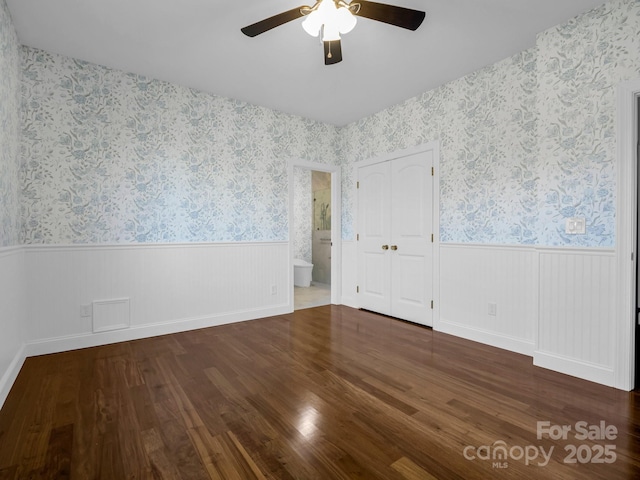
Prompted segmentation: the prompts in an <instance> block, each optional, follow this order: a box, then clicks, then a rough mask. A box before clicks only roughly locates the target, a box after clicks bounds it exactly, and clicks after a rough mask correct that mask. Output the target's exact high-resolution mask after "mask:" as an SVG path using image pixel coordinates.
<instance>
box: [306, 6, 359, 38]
mask: <svg viewBox="0 0 640 480" xmlns="http://www.w3.org/2000/svg"><path fill="white" fill-rule="evenodd" d="M307 10H308V8H307ZM303 13H305V12H303ZM356 23H357V19H356V17H355V15H353V12H352V11H351V10H350V9H349V8H348V5H347V4H346V3H344V2H338V3H336V1H335V0H320V3H318V4H316V6H315V7H313V10H312V11H311V12H310V13H308V14H307V18H305V20H304V21H303V22H302V28H304V31H305V32H307V33H308V34H309V35H311V36H312V37H317V36H318V35H319V34H320V31H321V30H322V40H323V41H325V42H328V41H334V40H340V34H341V33H342V34H345V33H349V32H350V31H351V30H353V28H354V27H355V26H356Z"/></svg>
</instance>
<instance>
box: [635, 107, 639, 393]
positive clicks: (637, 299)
mask: <svg viewBox="0 0 640 480" xmlns="http://www.w3.org/2000/svg"><path fill="white" fill-rule="evenodd" d="M635 122H636V125H635V129H634V130H635V132H636V138H635V140H636V175H637V179H636V318H635V320H636V321H635V382H634V384H635V389H636V390H638V389H639V388H640V266H639V264H640V262H639V261H638V258H637V255H638V252H640V193H639V192H638V190H640V95H638V96H637V97H636V115H635Z"/></svg>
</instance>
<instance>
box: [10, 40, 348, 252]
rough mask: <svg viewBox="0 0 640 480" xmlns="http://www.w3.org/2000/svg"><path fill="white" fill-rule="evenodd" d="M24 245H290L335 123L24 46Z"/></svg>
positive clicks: (331, 154) (330, 155) (330, 152)
mask: <svg viewBox="0 0 640 480" xmlns="http://www.w3.org/2000/svg"><path fill="white" fill-rule="evenodd" d="M22 71H23V84H22V105H23V120H22V135H23V139H24V141H23V142H22V157H23V168H22V172H21V175H22V186H23V188H22V195H23V202H22V206H23V209H22V215H23V219H24V229H23V237H24V238H23V240H24V242H25V243H102V242H122V243H126V242H216V241H285V240H287V238H288V218H287V215H288V212H287V205H288V196H287V185H288V179H287V161H288V160H289V159H291V158H300V159H305V160H310V161H317V162H331V163H335V162H337V159H336V148H335V138H336V136H337V135H336V127H333V126H330V125H325V124H320V123H317V122H313V121H309V120H305V119H302V118H299V117H294V116H291V115H286V114H283V113H280V112H275V111H273V110H270V109H267V108H262V107H256V106H252V105H249V104H246V103H243V102H239V101H234V100H230V99H226V98H222V97H218V96H214V95H210V94H205V93H202V92H198V91H195V90H191V89H188V88H184V87H180V86H177V85H173V84H169V83H166V82H161V81H157V80H152V79H149V78H145V77H141V76H138V75H134V74H127V73H123V72H120V71H116V70H112V69H109V68H106V67H102V66H98V65H94V64H90V63H86V62H82V61H77V60H73V59H70V58H67V57H62V56H59V55H55V54H51V53H47V52H44V51H42V50H36V49H32V48H28V47H23V48H22Z"/></svg>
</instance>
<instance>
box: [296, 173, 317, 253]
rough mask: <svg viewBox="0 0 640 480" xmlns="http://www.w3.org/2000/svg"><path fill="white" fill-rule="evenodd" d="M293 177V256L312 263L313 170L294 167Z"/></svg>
mask: <svg viewBox="0 0 640 480" xmlns="http://www.w3.org/2000/svg"><path fill="white" fill-rule="evenodd" d="M293 177H294V186H293V190H294V193H293V219H294V222H293V230H294V236H293V256H294V258H299V259H301V260H304V261H305V262H309V263H311V260H312V255H311V251H312V237H313V235H312V233H313V196H312V188H311V170H309V169H307V168H302V167H294V169H293Z"/></svg>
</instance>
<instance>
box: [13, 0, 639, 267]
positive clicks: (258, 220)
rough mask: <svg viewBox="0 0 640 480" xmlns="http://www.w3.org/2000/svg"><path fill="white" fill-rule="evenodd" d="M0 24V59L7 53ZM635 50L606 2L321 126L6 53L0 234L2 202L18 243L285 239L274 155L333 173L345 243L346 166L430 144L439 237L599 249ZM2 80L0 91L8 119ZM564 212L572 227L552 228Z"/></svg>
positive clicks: (45, 57) (631, 25) (621, 8)
mask: <svg viewBox="0 0 640 480" xmlns="http://www.w3.org/2000/svg"><path fill="white" fill-rule="evenodd" d="M0 1H2V0H0ZM1 12H2V13H1V15H3V18H5V19H4V20H3V18H0V21H3V22H4V23H6V17H7V13H6V8H5V9H4V10H2V11H1ZM4 23H3V24H4ZM5 30H6V29H3V34H2V35H3V36H2V37H1V39H0V41H1V42H2V43H1V44H0V45H2V55H3V56H2V59H0V61H2V62H5V63H9V64H11V63H12V62H15V61H16V57H17V53H11V52H15V50H16V47H15V45H16V40H15V34H13V33H11V34H10V35H9V37H7V33H6V31H5ZM11 30H12V29H11ZM12 45H13V46H12ZM7 52H9V53H7ZM639 52H640V0H612V1H610V2H608V3H606V4H604V5H603V6H601V7H599V8H596V9H594V10H592V11H589V12H586V13H584V14H582V15H580V16H578V17H576V18H574V19H572V20H570V21H569V22H567V23H565V24H563V25H560V26H558V27H555V28H552V29H549V30H548V31H545V32H542V33H540V34H539V36H538V38H537V41H536V45H535V47H533V48H531V49H528V50H526V51H524V52H521V53H519V54H517V55H514V56H512V57H510V58H507V59H505V60H503V61H501V62H498V63H496V64H494V65H490V66H487V67H485V68H483V69H481V70H479V71H477V72H474V73H472V74H470V75H468V76H466V77H464V78H461V79H458V80H455V81H452V82H450V83H447V84H445V85H442V86H441V87H439V88H436V89H434V90H431V91H428V92H425V93H423V94H422V95H420V96H418V97H415V98H412V99H409V100H407V101H406V102H404V103H402V104H399V105H396V106H393V107H391V108H389V109H387V110H384V111H382V112H379V113H378V114H375V115H372V116H370V117H367V118H364V119H361V120H359V121H357V122H354V123H352V124H350V125H347V126H346V127H342V128H338V127H333V126H330V125H325V124H319V123H317V122H313V121H309V120H305V119H302V118H298V117H293V116H290V115H286V114H283V113H279V112H274V111H272V110H269V109H266V108H262V107H256V106H252V105H248V104H245V103H242V102H238V101H234V100H229V99H225V98H221V97H217V96H214V95H209V94H205V93H202V92H197V91H194V90H190V89H187V88H183V87H179V86H177V85H172V84H169V83H165V82H160V81H156V80H152V79H148V78H144V77H140V76H137V75H133V74H127V73H123V72H119V71H115V70H111V69H108V68H106V67H101V66H97V65H93V64H89V63H86V62H80V61H76V60H73V59H69V58H66V57H61V56H58V55H54V54H49V53H46V52H44V51H40V50H35V49H31V48H27V47H22V50H21V58H22V72H23V80H22V111H23V115H22V132H21V135H22V139H23V141H22V144H21V145H22V147H21V149H22V152H21V154H22V169H21V172H20V175H21V184H22V192H21V195H22V197H21V202H18V195H17V193H16V192H15V188H16V187H15V182H14V181H13V179H14V178H15V175H16V173H15V168H16V167H15V162H12V161H11V158H13V156H12V154H11V153H8V152H10V150H11V149H12V148H13V149H15V148H16V147H15V138H18V137H19V135H17V134H16V135H9V142H8V143H5V142H4V141H3V143H2V151H1V155H2V157H1V160H0V182H2V187H3V188H2V190H0V191H1V192H2V193H0V195H1V197H0V201H1V202H2V203H1V204H0V222H1V223H0V227H1V228H2V231H1V233H0V235H2V236H1V237H0V242H2V244H11V243H14V242H16V240H15V237H16V231H17V230H18V228H19V227H18V226H19V223H20V221H19V220H20V219H19V218H18V215H16V214H15V211H16V209H17V207H16V205H18V203H20V204H21V207H22V212H21V219H22V224H23V227H22V241H24V242H25V243H100V242H173V241H267V240H286V239H287V236H288V233H287V232H288V225H287V203H288V202H287V201H288V199H287V193H286V192H287V181H288V179H287V173H286V172H287V169H286V162H287V161H288V160H289V159H292V158H300V159H306V160H311V161H316V162H320V163H331V164H341V165H342V166H343V171H342V178H343V184H342V194H343V210H342V212H341V215H342V231H343V239H345V240H352V239H353V238H354V236H355V226H354V218H355V212H354V208H355V207H354V205H355V198H354V192H355V189H354V183H355V173H354V169H353V166H354V164H355V163H356V162H358V161H360V160H364V159H367V158H371V157H375V156H377V155H381V154H384V153H389V152H393V151H395V150H399V149H403V148H407V147H411V146H415V145H418V144H421V143H426V142H431V141H438V142H439V144H440V154H441V157H440V169H439V178H440V184H439V189H440V235H441V238H440V240H441V241H443V242H463V243H487V244H515V245H542V246H565V245H566V246H585V247H612V246H614V245H615V191H616V187H615V148H616V147H615V141H616V139H615V113H616V112H615V111H616V105H615V101H616V88H615V87H616V85H617V84H618V83H619V82H621V81H623V80H627V79H630V78H637V77H639V76H640V54H639ZM5 68H6V67H5V66H4V65H2V71H3V72H4V70H5ZM9 71H11V69H10V68H9ZM3 76H5V74H4V73H3ZM8 77H9V78H10V79H11V78H12V77H11V74H9V75H8ZM10 82H11V80H10ZM10 82H9V83H10ZM12 88H14V87H8V86H7V83H6V82H5V83H3V84H2V86H0V95H2V96H3V101H2V104H1V106H0V108H2V110H0V115H1V116H0V118H2V121H3V122H5V123H6V122H9V124H11V122H15V114H13V113H11V112H13V109H12V108H10V107H7V105H9V104H10V102H5V101H4V97H6V96H9V97H11V92H12ZM7 112H9V113H7ZM10 130H11V127H9V130H8V131H10ZM6 131H7V130H6V129H4V128H3V132H6ZM3 134H5V133H3ZM12 142H13V143H12ZM296 205H297V202H296ZM297 207H300V205H297ZM336 214H337V213H336ZM573 216H576V217H584V218H585V219H586V223H587V233H586V235H572V236H569V235H565V234H564V228H565V221H566V218H569V217H573ZM296 248H298V247H296ZM297 252H298V253H299V255H300V256H302V257H303V258H304V257H305V248H304V247H300V249H299V250H297ZM298 253H297V255H298Z"/></svg>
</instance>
